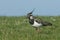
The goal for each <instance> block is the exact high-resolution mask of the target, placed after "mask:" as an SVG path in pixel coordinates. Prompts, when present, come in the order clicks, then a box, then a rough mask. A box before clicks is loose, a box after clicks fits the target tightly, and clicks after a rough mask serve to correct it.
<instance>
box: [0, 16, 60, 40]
mask: <svg viewBox="0 0 60 40" xmlns="http://www.w3.org/2000/svg"><path fill="white" fill-rule="evenodd" d="M38 18H41V19H43V20H45V21H49V22H51V23H52V24H53V26H46V27H41V28H40V29H41V31H42V32H41V33H38V32H37V31H36V30H35V29H34V28H33V27H32V26H31V25H30V24H29V22H28V19H26V17H23V16H22V17H6V16H0V40H60V16H55V17H54V16H51V17H46V16H45V17H43V16H40V17H38ZM53 19H55V21H53Z"/></svg>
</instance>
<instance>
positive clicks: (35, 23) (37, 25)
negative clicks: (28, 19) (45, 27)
mask: <svg viewBox="0 0 60 40" xmlns="http://www.w3.org/2000/svg"><path fill="white" fill-rule="evenodd" d="M32 26H34V27H39V26H42V24H41V23H38V22H36V21H34V24H33V25H32Z"/></svg>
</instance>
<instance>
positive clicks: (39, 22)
mask: <svg viewBox="0 0 60 40" xmlns="http://www.w3.org/2000/svg"><path fill="white" fill-rule="evenodd" d="M32 13H33V11H32V12H30V13H28V14H27V18H28V19H29V23H30V24H31V25H32V27H34V28H36V30H37V31H40V29H39V27H42V26H52V23H50V22H46V21H43V20H38V19H36V18H35V16H33V15H32Z"/></svg>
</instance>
